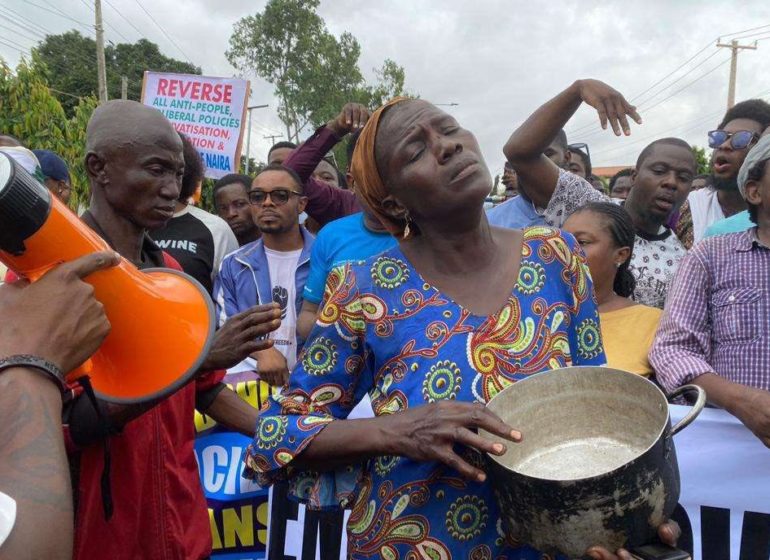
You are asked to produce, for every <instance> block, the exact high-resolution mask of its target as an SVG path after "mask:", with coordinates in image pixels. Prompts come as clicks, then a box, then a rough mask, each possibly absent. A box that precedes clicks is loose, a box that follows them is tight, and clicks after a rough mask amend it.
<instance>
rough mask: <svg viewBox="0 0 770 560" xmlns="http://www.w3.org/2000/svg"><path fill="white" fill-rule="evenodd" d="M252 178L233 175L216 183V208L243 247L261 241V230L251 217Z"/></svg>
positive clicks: (239, 244) (226, 176)
mask: <svg viewBox="0 0 770 560" xmlns="http://www.w3.org/2000/svg"><path fill="white" fill-rule="evenodd" d="M250 188H251V177H249V176H248V175H239V174H237V173H231V174H230V175H225V176H224V177H222V178H221V179H219V180H218V181H217V182H216V183H214V206H215V208H216V211H217V215H218V216H219V217H220V218H222V219H223V220H224V221H225V222H227V225H228V226H230V229H231V230H232V231H233V233H234V234H235V238H236V239H237V240H238V246H239V247H243V246H244V245H247V244H248V243H251V242H252V241H256V240H257V239H259V228H258V227H257V224H255V223H254V220H253V219H252V217H251V205H250V204H249V189H250Z"/></svg>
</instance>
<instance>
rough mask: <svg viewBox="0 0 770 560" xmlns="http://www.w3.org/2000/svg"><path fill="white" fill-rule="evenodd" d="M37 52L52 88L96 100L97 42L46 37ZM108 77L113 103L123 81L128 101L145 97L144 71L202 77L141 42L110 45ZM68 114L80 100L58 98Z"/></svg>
mask: <svg viewBox="0 0 770 560" xmlns="http://www.w3.org/2000/svg"><path fill="white" fill-rule="evenodd" d="M35 52H36V54H37V56H38V57H39V60H40V61H41V62H42V63H44V64H45V68H46V78H47V80H48V83H49V85H50V86H51V87H52V88H53V89H55V90H59V91H60V92H66V93H69V94H72V95H75V96H77V97H88V96H95V95H96V93H97V77H96V42H95V41H94V40H93V39H91V38H90V37H84V36H83V35H81V34H80V33H79V32H77V31H68V32H67V33H63V34H61V35H47V36H46V38H45V39H44V40H43V41H41V42H40V43H39V44H38V45H37V47H35ZM104 58H105V62H106V74H107V93H108V96H109V97H110V99H115V98H119V97H120V93H121V77H122V76H126V77H127V78H128V98H129V99H134V100H136V101H138V100H139V98H140V97H141V93H142V78H143V76H144V71H145V70H150V71H157V72H178V73H183V74H200V73H201V69H200V68H199V67H197V66H194V65H192V64H189V63H187V62H182V61H179V60H175V59H173V58H169V57H167V56H164V55H163V54H162V53H161V52H160V50H159V49H158V45H156V44H155V43H152V42H150V41H148V40H147V39H140V40H139V41H137V42H136V43H119V44H117V45H108V46H107V47H106V48H105V49H104ZM57 96H58V98H59V101H60V102H61V104H62V105H63V107H64V109H65V111H66V112H67V114H69V115H71V114H73V111H74V110H75V107H77V104H78V99H77V97H70V96H67V95H65V94H57Z"/></svg>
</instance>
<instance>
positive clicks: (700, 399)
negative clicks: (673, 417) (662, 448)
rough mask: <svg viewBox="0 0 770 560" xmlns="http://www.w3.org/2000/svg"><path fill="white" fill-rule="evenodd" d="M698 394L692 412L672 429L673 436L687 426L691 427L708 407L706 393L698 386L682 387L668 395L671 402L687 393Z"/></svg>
mask: <svg viewBox="0 0 770 560" xmlns="http://www.w3.org/2000/svg"><path fill="white" fill-rule="evenodd" d="M693 392H694V393H698V396H697V398H696V399H695V404H694V405H692V410H691V411H690V412H689V413H687V415H686V416H685V417H684V418H682V419H681V420H680V421H679V422H677V424H676V426H674V427H673V428H671V435H672V436H673V435H676V434H678V433H679V432H681V431H682V430H684V429H685V428H686V427H687V426H689V425H690V424H691V423H692V421H693V420H695V419H696V418H697V417H698V415H699V414H700V413H701V411H702V410H703V409H704V408H705V406H706V391H704V390H703V388H702V387H698V386H697V385H682V386H681V387H679V388H678V389H674V390H673V391H671V393H669V394H668V397H667V398H668V400H669V402H670V401H672V400H673V399H675V398H677V397H681V396H682V395H684V394H685V393H693Z"/></svg>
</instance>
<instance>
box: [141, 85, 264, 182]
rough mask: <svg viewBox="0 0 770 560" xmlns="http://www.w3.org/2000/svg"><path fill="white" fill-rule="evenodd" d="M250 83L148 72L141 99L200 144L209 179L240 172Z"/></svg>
mask: <svg viewBox="0 0 770 560" xmlns="http://www.w3.org/2000/svg"><path fill="white" fill-rule="evenodd" d="M248 95H249V82H248V81H246V80H239V79H237V78H212V77H210V76H197V75H194V74H165V73H159V72H145V73H144V82H143V84H142V103H144V104H145V105H147V106H149V107H153V108H154V109H157V110H158V111H160V112H161V113H162V114H163V115H164V116H165V117H166V118H167V119H168V120H169V121H171V124H173V125H174V128H176V130H177V131H178V132H180V133H182V134H184V135H185V136H187V137H188V138H189V139H190V141H191V142H192V143H193V144H194V145H195V147H196V148H198V151H199V152H200V154H201V158H202V159H203V163H204V164H205V166H206V177H209V178H211V179H219V178H220V177H224V176H225V175H227V174H228V173H238V169H239V165H240V157H241V142H242V140H243V133H244V129H245V127H244V126H243V125H244V120H245V116H246V102H247V99H248Z"/></svg>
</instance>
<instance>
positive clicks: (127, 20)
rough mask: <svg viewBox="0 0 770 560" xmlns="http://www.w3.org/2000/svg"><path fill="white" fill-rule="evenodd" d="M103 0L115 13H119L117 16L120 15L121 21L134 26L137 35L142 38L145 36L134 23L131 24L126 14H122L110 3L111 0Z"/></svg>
mask: <svg viewBox="0 0 770 560" xmlns="http://www.w3.org/2000/svg"><path fill="white" fill-rule="evenodd" d="M104 1H105V2H106V3H107V5H108V6H109V7H110V8H112V9H113V10H115V12H116V13H117V14H118V15H119V16H120V17H121V18H122V19H123V21H125V22H126V23H127V24H128V25H130V26H131V27H133V28H134V31H136V32H137V33H138V34H139V37H141V38H143V39H144V38H145V37H144V34H143V33H142V32H141V31H140V30H139V28H138V27H137V26H136V25H134V24H133V23H132V22H131V21H130V20H129V19H128V18H127V17H126V16H124V15H123V14H122V13H121V11H120V10H118V9H117V8H116V7H115V6H113V5H112V2H110V0H104Z"/></svg>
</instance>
